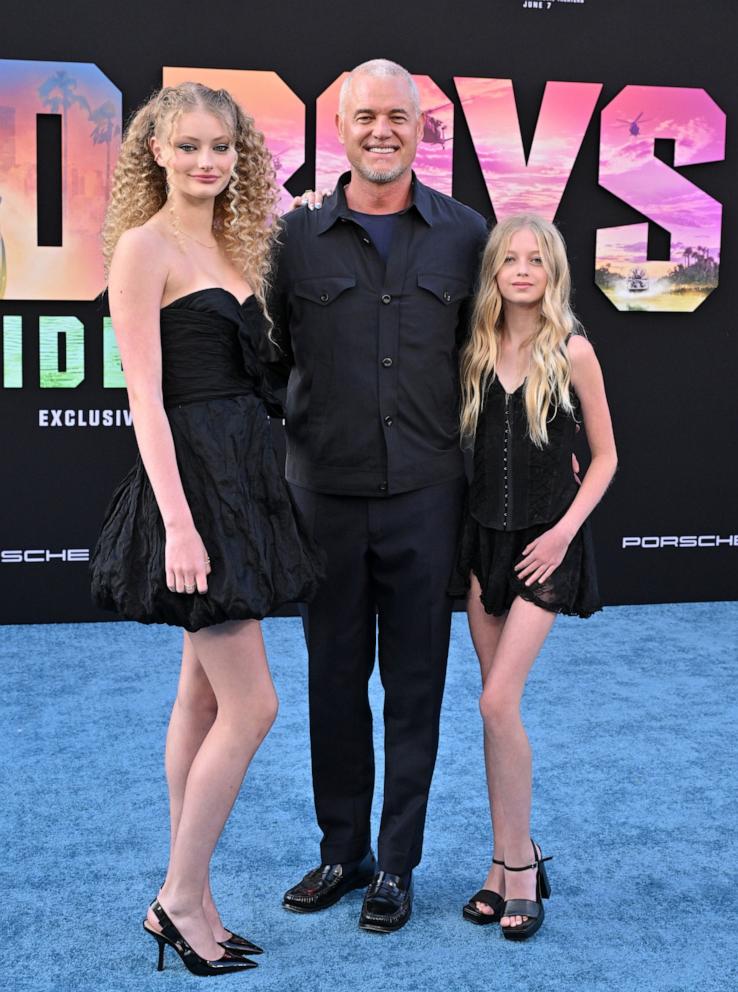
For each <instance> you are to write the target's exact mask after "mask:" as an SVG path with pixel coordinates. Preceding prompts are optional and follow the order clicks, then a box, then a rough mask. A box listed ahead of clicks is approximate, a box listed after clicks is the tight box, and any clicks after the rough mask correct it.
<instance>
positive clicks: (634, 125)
mask: <svg viewBox="0 0 738 992" xmlns="http://www.w3.org/2000/svg"><path fill="white" fill-rule="evenodd" d="M618 120H619V121H620V123H619V124H615V125H614V127H627V128H628V130H629V131H630V133H631V134H632V135H633V137H634V138H637V137H638V135H639V134H640V133H641V129H640V127H639V126H638V125H639V124H645V123H646V121H650V120H651V118H650V117H644V116H643V111H641V112H640V114H639V115H638V116H637V117H636V118H635V120H632V121H626V120H623V118H622V117H618Z"/></svg>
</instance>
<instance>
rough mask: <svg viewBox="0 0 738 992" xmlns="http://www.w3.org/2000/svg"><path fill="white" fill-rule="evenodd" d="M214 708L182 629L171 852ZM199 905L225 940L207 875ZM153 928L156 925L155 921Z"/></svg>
mask: <svg viewBox="0 0 738 992" xmlns="http://www.w3.org/2000/svg"><path fill="white" fill-rule="evenodd" d="M217 712H218V704H217V701H216V698H215V693H214V692H213V690H212V688H211V686H210V682H209V681H208V678H207V675H206V674H205V671H204V669H203V667H202V665H201V664H200V662H199V660H198V657H197V653H196V652H195V648H194V646H193V644H192V640H191V638H190V635H189V634H188V633H187V632H186V631H185V634H184V644H183V647H182V669H181V672H180V676H179V686H178V688H177V698H176V699H175V701H174V706H173V708H172V715H171V718H170V720H169V730H168V731H167V746H166V757H165V767H166V772H167V784H168V786H169V822H170V832H171V843H170V852H171V851H172V850H173V849H174V841H175V838H176V836H177V827H178V826H179V818H180V815H181V813H182V803H183V801H184V792H185V785H186V784H187V776H188V775H189V771H190V766H191V765H192V762H193V759H194V757H195V755H196V754H197V752H198V750H199V749H200V745H201V744H202V742H203V741H204V740H205V737H206V735H207V733H208V731H209V730H210V728H211V727H212V725H213V722H214V721H215V716H216V713H217ZM202 905H203V911H204V913H205V916H206V918H207V920H208V923H209V924H210V927H211V929H212V931H213V937H214V938H215V940H216V941H218V940H227V939H228V937H230V934H229V932H228V931H227V930H226V929H225V928H224V927H223V924H222V922H221V919H220V916H219V914H218V910H217V908H216V906H215V902H214V900H213V896H212V893H211V891H210V881H209V879H207V880H206V882H205V890H204V892H203V900H202ZM150 915H151V916H153V914H150ZM151 923H152V925H154V923H155V921H154V920H151ZM155 928H156V929H158V924H156V927H155Z"/></svg>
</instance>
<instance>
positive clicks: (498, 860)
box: [492, 858, 505, 867]
mask: <svg viewBox="0 0 738 992" xmlns="http://www.w3.org/2000/svg"><path fill="white" fill-rule="evenodd" d="M492 864H493V865H502V866H503V867H504V865H505V862H504V861H501V860H500V859H499V858H492Z"/></svg>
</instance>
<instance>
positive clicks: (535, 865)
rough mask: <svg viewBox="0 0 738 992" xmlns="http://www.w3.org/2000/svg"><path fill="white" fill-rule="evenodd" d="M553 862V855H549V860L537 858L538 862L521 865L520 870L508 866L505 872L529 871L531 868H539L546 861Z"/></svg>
mask: <svg viewBox="0 0 738 992" xmlns="http://www.w3.org/2000/svg"><path fill="white" fill-rule="evenodd" d="M552 860H553V854H549V856H548V857H547V858H536V860H535V861H533V862H532V863H531V864H529V865H521V867H520V868H514V867H512V865H507V864H506V865H505V871H528V869H529V868H537V867H538V865H540V864H543V862H544V861H552Z"/></svg>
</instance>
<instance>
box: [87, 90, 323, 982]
mask: <svg viewBox="0 0 738 992" xmlns="http://www.w3.org/2000/svg"><path fill="white" fill-rule="evenodd" d="M276 203H277V192H276V187H275V182H274V170H273V166H272V162H271V158H270V155H269V152H268V151H267V149H266V148H265V146H264V139H263V136H262V135H261V134H260V133H259V132H258V131H257V130H256V129H255V127H254V122H253V120H252V119H251V118H250V117H248V116H247V115H246V114H244V112H243V111H242V110H241V109H240V108H239V107H238V106H237V104H236V103H235V102H234V100H233V99H232V97H231V96H230V95H229V94H228V93H227V92H225V91H224V90H217V91H215V90H211V89H208V88H207V87H205V86H202V85H200V84H197V83H182V84H181V85H179V86H176V87H167V88H165V89H163V90H161V91H160V92H158V93H156V94H155V95H154V96H153V97H152V98H151V99H150V100H149V101H148V102H147V103H146V105H145V106H143V107H142V108H141V109H140V110H139V111H138V112H137V113H136V114H135V116H134V117H133V119H132V121H131V123H130V125H129V127H128V129H127V133H126V135H125V138H124V141H123V146H122V149H121V153H120V158H119V160H118V163H117V167H116V172H115V178H114V186H113V192H112V196H111V202H110V206H109V210H108V214H107V217H106V222H105V229H104V248H105V257H106V262H107V264H108V267H109V279H108V293H109V300H110V312H111V315H112V319H113V325H114V327H115V332H116V337H117V340H118V343H119V346H120V352H121V358H122V362H123V368H124V370H125V376H126V385H127V388H128V396H129V402H130V407H131V412H132V414H133V425H134V429H135V433H136V440H137V442H138V449H139V458H138V459H137V462H136V464H135V465H134V467H133V469H132V471H131V472H130V473H129V474H128V476H126V478H125V479H124V481H123V483H122V484H121V485H120V486H119V488H118V489H117V490H116V492H115V494H114V496H113V499H112V502H111V504H110V507H109V509H108V512H107V515H106V518H105V521H104V524H103V528H102V532H101V535H100V539H99V541H98V545H97V548H96V549H95V552H94V555H93V560H92V566H91V567H92V581H93V595H94V597H95V599H96V601H97V602H98V603H99V604H100V605H101V606H104V607H107V608H111V609H114V610H117V611H118V612H119V613H120V614H121V615H122V616H123V617H125V618H128V619H134V620H139V621H141V622H142V623H168V624H173V625H177V626H181V627H183V628H184V647H183V652H182V668H181V673H180V678H179V687H178V692H177V698H176V700H175V703H174V708H173V711H172V716H171V720H170V723H169V731H168V734H167V744H166V772H167V781H168V786H169V802H170V814H171V847H170V861H169V868H168V871H167V875H166V879H165V881H164V884H163V886H162V888H161V889H160V891H159V893H158V896H157V898H156V899H155V900H154V902H153V903H152V905H151V907H150V908H149V911H148V914H147V918H146V920H144V927H145V929H146V930H147V932H148V933H149V934H151V935H152V936H153V937H154V938H155V940H156V941H157V942H158V945H159V967H160V968H161V967H162V965H163V954H164V949H165V946H166V945H170V946H172V947H173V948H174V949H175V950H176V951H177V953H178V954H179V955H180V956H181V957H182V960H183V961H184V963H185V965H186V966H187V967H188V968H189V970H190V971H192V972H194V973H195V974H199V975H215V974H223V973H227V972H231V971H241V970H245V969H247V968H250V967H254V966H255V963H254V962H253V961H250V960H249V959H248V958H247V957H245V954H248V953H251V954H257V953H260V949H259V948H258V947H257V946H256V945H255V944H252V943H251V942H250V941H247V940H246V939H245V938H241V937H238V935H236V934H233V933H232V932H231V931H229V930H227V929H226V928H225V927H224V926H223V924H222V922H221V919H220V916H219V915H218V911H217V909H216V906H215V903H214V900H213V896H212V894H211V891H210V884H209V865H210V859H211V855H212V852H213V849H214V847H215V845H216V843H217V841H218V838H219V836H220V834H221V831H222V829H223V826H224V824H225V821H226V819H227V817H228V815H229V813H230V810H231V807H232V805H233V802H234V800H235V798H236V795H237V793H238V791H239V788H240V786H241V782H242V780H243V777H244V775H245V772H246V769H247V768H248V765H249V762H250V760H251V758H252V757H253V755H254V753H255V751H256V749H257V748H258V746H259V744H260V743H261V741H262V740H263V739H264V737H265V735H266V733H267V732H268V730H269V728H270V726H271V724H272V722H273V720H274V717H275V715H276V711H277V698H276V695H275V692H274V687H273V685H272V680H271V677H270V674H269V668H268V665H267V659H266V656H265V653H264V644H263V641H262V637H261V630H260V627H259V623H258V620H259V619H260V618H262V617H264V616H265V615H266V614H267V613H269V612H270V611H272V610H273V609H275V608H276V607H278V606H279V605H281V604H283V603H286V602H290V601H295V600H301V599H304V598H307V597H309V596H310V594H311V593H312V591H313V589H314V586H315V584H316V579H317V575H318V572H319V569H320V564H319V556H318V552H317V550H316V549H315V548H314V546H312V545H311V543H310V541H309V539H308V538H307V537H306V536H305V534H304V532H303V530H302V527H301V524H300V521H299V519H298V517H297V516H296V515H295V512H294V511H293V507H292V504H291V502H290V499H289V496H288V493H287V489H286V487H285V484H284V482H283V480H282V478H281V475H280V472H279V469H278V465H277V460H276V456H275V453H274V451H273V449H272V446H271V435H270V428H269V420H268V416H267V410H266V408H265V406H264V402H263V399H264V398H263V397H262V395H261V393H262V392H263V390H262V389H261V385H262V377H261V374H260V365H259V351H260V347H261V345H262V343H263V340H264V338H265V336H266V334H267V317H266V314H265V306H264V301H265V295H266V288H267V282H268V272H269V257H270V253H271V251H272V248H273V245H274V241H275V230H276V223H277V221H276V216H275V209H276Z"/></svg>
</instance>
